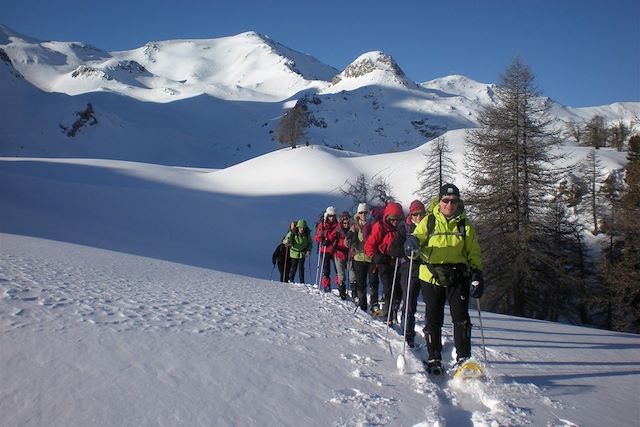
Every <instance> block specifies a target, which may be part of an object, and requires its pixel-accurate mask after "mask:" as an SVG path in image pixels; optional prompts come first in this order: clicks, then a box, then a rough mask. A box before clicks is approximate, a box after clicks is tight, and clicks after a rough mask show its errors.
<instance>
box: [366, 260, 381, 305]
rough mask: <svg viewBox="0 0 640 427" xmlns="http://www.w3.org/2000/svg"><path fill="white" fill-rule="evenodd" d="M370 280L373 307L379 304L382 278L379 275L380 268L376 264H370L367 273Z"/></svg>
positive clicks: (370, 303)
mask: <svg viewBox="0 0 640 427" xmlns="http://www.w3.org/2000/svg"><path fill="white" fill-rule="evenodd" d="M367 275H368V278H369V294H370V295H369V305H371V306H372V307H373V306H374V305H377V304H378V292H379V287H380V276H379V275H378V266H377V265H376V264H374V263H371V264H369V271H368V272H367Z"/></svg>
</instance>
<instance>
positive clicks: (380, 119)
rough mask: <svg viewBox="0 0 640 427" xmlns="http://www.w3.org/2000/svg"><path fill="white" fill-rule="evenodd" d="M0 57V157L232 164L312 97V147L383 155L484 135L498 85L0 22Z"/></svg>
mask: <svg viewBox="0 0 640 427" xmlns="http://www.w3.org/2000/svg"><path fill="white" fill-rule="evenodd" d="M0 49H2V50H3V51H4V52H5V53H6V57H7V58H8V60H9V61H8V62H7V61H2V62H0V89H2V94H3V97H2V104H1V105H0V107H2V114H0V129H1V131H0V142H1V144H0V156H20V157H53V156H55V157H61V158H69V157H77V158H104V159H113V160H134V161H137V162H142V163H155V164H164V165H172V166H186V167H190V166H196V167H203V168H226V167H228V166H231V165H235V164H238V163H240V162H243V161H245V160H249V159H253V158H256V157H258V156H260V155H263V154H266V153H270V152H272V151H274V150H276V149H278V148H281V147H280V146H279V145H278V143H277V142H276V141H275V140H274V133H275V131H276V128H277V124H278V122H279V119H280V117H281V116H282V114H283V113H284V112H285V111H286V110H287V109H289V108H292V107H293V106H294V105H295V103H296V102H297V101H298V100H300V99H303V98H306V99H307V100H310V99H311V100H312V101H309V102H307V104H306V105H307V107H308V113H309V115H310V120H311V122H312V124H311V125H310V127H309V128H307V129H306V131H305V132H306V133H305V141H307V140H308V141H309V142H310V143H312V144H314V145H320V146H326V147H334V148H336V147H338V148H342V149H344V150H347V151H353V152H358V153H363V154H383V153H390V152H396V151H406V150H411V149H416V148H418V147H420V146H421V145H423V144H424V143H425V142H426V141H428V140H430V139H432V138H434V137H436V136H438V135H440V134H442V133H443V132H446V131H451V130H456V129H466V128H469V127H473V126H476V125H477V117H478V114H479V112H480V110H481V108H482V107H483V106H486V105H491V103H493V102H494V99H493V90H494V86H493V85H491V84H485V83H479V82H476V81H474V80H473V79H471V78H468V77H465V76H461V75H453V76H447V77H443V78H440V79H436V80H433V81H430V82H425V83H422V84H421V85H418V84H416V83H415V82H412V81H410V80H409V77H408V76H406V75H405V74H404V72H402V69H401V65H402V64H397V63H396V62H395V61H394V59H393V58H392V57H390V56H388V55H386V54H385V53H383V52H380V51H372V52H367V53H364V54H362V55H360V56H358V57H357V58H356V59H355V60H354V61H353V62H352V63H351V64H349V66H347V67H346V69H345V70H343V71H342V72H339V71H338V70H336V69H334V68H333V67H331V66H329V65H325V64H322V63H321V62H320V61H318V60H317V59H315V58H313V57H312V56H310V55H305V54H302V53H299V52H296V51H294V50H292V49H289V48H287V47H285V46H283V45H281V44H280V43H278V42H277V41H275V40H271V39H270V38H269V37H267V36H265V35H261V34H258V33H255V32H251V31H250V32H246V33H241V34H237V35H234V36H229V37H220V38H215V39H186V40H165V41H150V42H148V43H147V44H145V45H144V46H142V47H139V48H137V49H132V50H128V51H119V52H105V51H102V50H100V49H99V48H97V47H93V46H90V45H87V44H85V43H82V42H77V41H76V42H64V41H39V40H35V39H33V38H30V37H27V36H24V35H21V34H18V33H16V32H15V31H13V30H11V29H9V28H7V27H5V26H1V25H0ZM3 56H4V55H3ZM18 73H19V74H21V75H22V76H24V79H20V78H17V77H15V75H16V74H18ZM334 78H335V79H334ZM338 79H340V80H339V81H337V80H338ZM336 81H337V83H336ZM549 102H550V106H551V111H552V113H553V116H554V119H555V122H556V125H557V126H559V125H561V124H563V123H566V122H569V121H577V122H584V121H587V120H589V119H591V117H592V116H593V115H594V114H600V115H601V116H603V117H604V119H605V120H606V122H607V123H608V124H613V123H618V121H622V122H624V123H625V124H626V125H627V126H633V127H637V126H638V125H637V120H636V118H637V117H638V116H639V115H640V103H638V102H627V103H614V104H611V105H609V106H599V107H587V108H571V107H565V106H563V105H560V104H558V103H555V102H553V101H552V100H549ZM88 103H91V105H92V107H93V109H94V111H95V116H96V120H97V123H95V125H93V126H85V127H83V128H82V129H81V130H80V132H78V133H77V135H76V136H75V137H74V138H71V137H69V136H67V135H66V134H65V133H64V132H63V131H62V130H61V126H64V127H67V128H68V127H69V126H71V125H72V124H73V123H74V122H75V121H76V120H77V115H76V114H77V113H78V112H79V111H83V110H84V109H85V108H86V105H87V104H88ZM303 143H304V142H303ZM167 153H170V155H167Z"/></svg>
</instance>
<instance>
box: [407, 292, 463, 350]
mask: <svg viewBox="0 0 640 427" xmlns="http://www.w3.org/2000/svg"><path fill="white" fill-rule="evenodd" d="M420 283H421V284H422V292H423V295H424V299H425V304H426V307H427V308H426V310H427V313H426V319H427V322H426V326H425V327H424V336H425V339H426V340H427V351H428V352H429V359H442V324H443V322H444V304H445V302H447V301H448V302H449V311H450V312H451V320H452V321H453V340H454V343H455V346H456V355H457V358H458V359H459V358H461V357H469V356H471V321H470V319H469V282H468V281H467V280H464V281H461V282H458V283H456V284H455V285H454V286H449V287H446V288H445V287H443V286H438V285H433V284H431V283H427V282H424V281H422V280H421V281H420Z"/></svg>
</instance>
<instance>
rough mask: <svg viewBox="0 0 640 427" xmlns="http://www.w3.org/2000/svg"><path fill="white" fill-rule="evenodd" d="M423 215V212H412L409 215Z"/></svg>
mask: <svg viewBox="0 0 640 427" xmlns="http://www.w3.org/2000/svg"><path fill="white" fill-rule="evenodd" d="M424 215H425V213H424V212H414V213H412V214H411V216H424Z"/></svg>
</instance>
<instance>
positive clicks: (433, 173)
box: [415, 136, 456, 201]
mask: <svg viewBox="0 0 640 427" xmlns="http://www.w3.org/2000/svg"><path fill="white" fill-rule="evenodd" d="M429 145H430V149H429V151H427V153H425V154H424V158H425V166H424V168H422V169H421V170H420V171H419V172H418V185H419V187H418V190H417V191H416V192H415V194H416V195H417V196H418V197H420V198H421V199H422V200H424V201H428V200H430V199H431V198H432V197H433V196H435V195H437V194H438V193H439V191H440V187H442V186H443V185H444V184H446V183H452V182H453V178H454V177H455V174H456V168H455V163H454V162H453V159H452V158H451V153H452V150H451V148H449V142H448V141H447V138H446V137H444V136H441V137H438V138H436V139H434V140H432V141H431V142H430V143H429Z"/></svg>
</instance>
